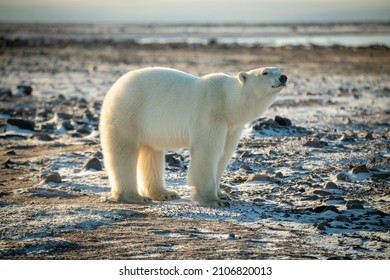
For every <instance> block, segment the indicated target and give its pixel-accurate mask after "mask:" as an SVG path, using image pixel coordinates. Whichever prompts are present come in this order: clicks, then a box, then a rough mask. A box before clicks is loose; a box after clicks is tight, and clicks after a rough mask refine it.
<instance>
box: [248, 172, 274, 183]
mask: <svg viewBox="0 0 390 280" xmlns="http://www.w3.org/2000/svg"><path fill="white" fill-rule="evenodd" d="M253 181H263V182H264V181H265V182H271V183H274V182H275V179H274V178H272V177H271V176H268V175H265V174H251V175H249V176H248V179H247V180H246V182H253Z"/></svg>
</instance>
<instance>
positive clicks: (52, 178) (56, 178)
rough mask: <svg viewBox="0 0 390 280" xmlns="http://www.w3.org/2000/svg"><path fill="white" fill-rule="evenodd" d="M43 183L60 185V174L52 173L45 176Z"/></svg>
mask: <svg viewBox="0 0 390 280" xmlns="http://www.w3.org/2000/svg"><path fill="white" fill-rule="evenodd" d="M45 183H62V178H61V175H60V173H58V172H53V173H50V174H49V175H47V176H46V179H45Z"/></svg>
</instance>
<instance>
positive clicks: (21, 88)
mask: <svg viewBox="0 0 390 280" xmlns="http://www.w3.org/2000/svg"><path fill="white" fill-rule="evenodd" d="M32 92H33V88H32V87H31V86H25V85H18V94H20V95H22V94H24V95H31V94H32Z"/></svg>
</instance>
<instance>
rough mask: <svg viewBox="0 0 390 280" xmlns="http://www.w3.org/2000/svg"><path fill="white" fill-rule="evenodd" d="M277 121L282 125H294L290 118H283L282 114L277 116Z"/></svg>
mask: <svg viewBox="0 0 390 280" xmlns="http://www.w3.org/2000/svg"><path fill="white" fill-rule="evenodd" d="M275 121H276V122H277V123H278V124H279V125H281V126H292V122H291V120H289V119H288V118H283V117H281V116H275Z"/></svg>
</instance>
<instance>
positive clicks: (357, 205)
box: [345, 201, 364, 210]
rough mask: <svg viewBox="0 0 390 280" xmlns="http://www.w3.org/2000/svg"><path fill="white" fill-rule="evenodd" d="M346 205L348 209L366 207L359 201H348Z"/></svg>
mask: <svg viewBox="0 0 390 280" xmlns="http://www.w3.org/2000/svg"><path fill="white" fill-rule="evenodd" d="M345 206H346V207H347V209H348V210H352V209H364V206H363V205H362V203H361V202H358V201H348V202H347V203H346V204H345Z"/></svg>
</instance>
